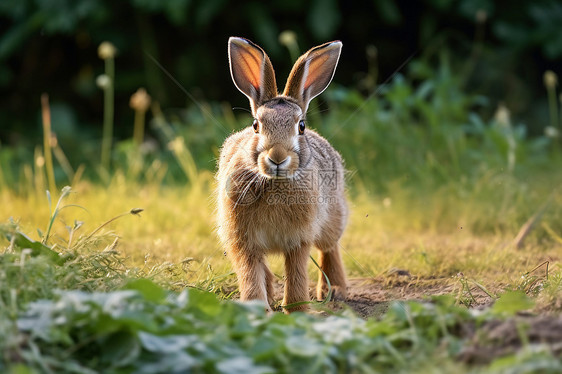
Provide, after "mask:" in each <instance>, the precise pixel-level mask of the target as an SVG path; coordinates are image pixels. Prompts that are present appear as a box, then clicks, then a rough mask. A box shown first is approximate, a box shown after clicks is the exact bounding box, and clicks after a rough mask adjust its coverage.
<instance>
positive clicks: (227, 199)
mask: <svg viewBox="0 0 562 374" xmlns="http://www.w3.org/2000/svg"><path fill="white" fill-rule="evenodd" d="M341 48H342V43H341V42H339V41H334V42H330V43H326V44H322V45H320V46H318V47H315V48H312V49H311V50H309V51H308V52H306V53H305V54H304V55H302V56H301V57H300V58H299V59H298V60H297V62H296V63H295V65H294V66H293V69H292V71H291V73H290V75H289V79H288V81H287V84H286V86H285V90H284V91H283V94H281V95H280V94H279V93H278V92H277V85H276V83H275V73H274V71H273V66H272V65H271V62H270V60H269V57H268V56H267V55H266V54H265V52H264V51H263V50H262V49H261V48H260V47H259V46H257V45H256V44H254V43H252V42H251V41H249V40H247V39H243V38H235V37H232V38H230V39H229V41H228V56H229V61H230V72H231V75H232V79H233V81H234V84H235V85H236V87H237V88H238V89H239V90H240V91H241V92H242V93H243V94H244V95H246V96H247V97H248V98H249V99H250V106H251V108H252V115H253V117H254V121H253V124H252V125H251V126H249V127H247V128H246V129H244V130H242V131H239V132H237V133H235V134H232V135H231V136H230V137H228V138H227V139H226V140H225V142H224V144H223V146H222V149H221V152H220V159H219V161H218V163H219V165H218V172H217V182H218V233H219V237H220V239H221V241H222V242H223V244H224V245H225V247H226V251H227V253H228V255H229V257H230V259H231V261H232V263H233V265H234V268H235V271H236V274H237V276H238V282H239V287H240V298H241V300H242V301H245V300H262V301H264V302H265V303H266V304H267V307H268V310H269V308H270V305H271V303H273V281H274V275H273V273H272V272H271V271H270V270H269V268H268V267H267V264H266V260H265V255H267V254H268V253H280V254H282V255H283V256H284V257H285V293H284V298H283V307H284V310H285V312H293V311H302V310H306V309H307V308H308V306H307V304H306V303H302V302H304V301H308V300H309V291H308V275H307V264H308V257H309V255H310V248H311V247H312V246H315V247H316V248H317V249H318V250H319V261H318V263H319V265H320V268H321V269H322V271H323V272H324V273H325V274H326V275H327V277H328V278H329V280H330V284H331V286H332V290H333V292H334V297H337V298H338V299H345V297H346V293H347V290H346V277H345V271H344V268H343V263H342V259H341V255H340V251H339V246H338V241H339V239H340V237H341V235H342V233H343V230H344V228H345V224H346V220H347V215H348V208H347V203H346V198H345V191H344V189H345V186H344V167H343V161H342V158H341V156H340V155H339V153H338V152H336V151H335V150H334V148H332V146H331V145H330V144H329V143H328V141H327V140H326V139H324V138H323V137H321V136H320V135H318V133H316V132H315V131H313V130H310V129H307V128H306V118H305V115H306V110H307V108H308V104H309V103H310V101H311V100H312V99H313V98H314V97H316V96H318V95H319V94H320V93H322V91H324V90H325V89H326V87H327V86H328V84H329V83H330V81H331V80H332V77H333V76H334V72H335V69H336V66H337V64H338V60H339V56H340V52H341ZM318 279H319V281H318V286H317V297H318V298H319V299H322V298H324V297H325V295H326V294H327V292H328V285H327V282H326V280H325V278H324V276H323V274H322V272H320V276H319V278H318ZM291 304H293V305H291Z"/></svg>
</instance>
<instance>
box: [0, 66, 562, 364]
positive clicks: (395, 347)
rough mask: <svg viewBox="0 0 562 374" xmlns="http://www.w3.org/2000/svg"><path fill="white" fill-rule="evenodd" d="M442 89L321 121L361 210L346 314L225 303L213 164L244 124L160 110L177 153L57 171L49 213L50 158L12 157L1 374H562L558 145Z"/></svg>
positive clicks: (230, 277) (340, 111)
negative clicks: (483, 114) (483, 113)
mask: <svg viewBox="0 0 562 374" xmlns="http://www.w3.org/2000/svg"><path fill="white" fill-rule="evenodd" d="M428 82H432V86H431V87H427V86H425V88H423V87H424V86H423V85H422V87H418V88H414V86H412V85H411V84H410V83H408V82H407V81H406V80H405V79H404V78H402V77H398V78H397V79H395V80H394V81H393V83H392V84H390V85H389V86H388V87H387V88H386V89H385V91H384V92H383V96H382V98H379V99H371V100H367V101H365V100H364V99H363V98H361V97H360V95H358V94H357V93H355V92H353V91H346V90H343V89H341V88H338V87H336V88H334V89H333V90H332V91H330V92H327V93H326V98H327V101H328V103H329V107H330V111H329V112H327V113H323V109H321V107H320V106H318V107H316V108H312V109H311V115H310V122H311V123H312V124H313V126H316V127H318V128H319V130H320V132H321V133H322V134H324V135H325V136H326V137H327V138H329V139H330V141H331V142H332V143H333V144H334V146H335V147H336V148H337V149H338V150H340V151H341V153H342V155H343V156H344V159H345V160H346V162H347V168H348V170H349V173H348V179H349V181H348V185H349V193H348V194H349V198H350V205H351V211H352V213H351V217H350V222H349V225H348V228H347V230H346V232H345V235H344V237H343V239H342V242H341V247H342V249H343V258H344V262H345V265H346V269H347V272H348V276H349V278H350V280H351V287H350V297H349V300H348V303H347V306H345V305H343V306H342V305H334V304H332V303H327V304H326V303H316V304H315V310H318V312H319V314H320V315H298V314H295V315H291V316H285V315H282V314H280V313H275V314H274V315H272V316H268V315H266V314H265V313H264V311H263V308H262V307H261V306H260V305H253V304H248V305H240V304H238V303H235V302H232V301H231V300H228V299H236V297H237V286H236V278H235V275H234V274H233V273H232V270H231V266H230V264H229V262H228V260H227V259H226V257H225V256H224V250H223V248H221V247H220V245H219V243H218V240H217V237H216V234H215V225H216V222H215V221H214V180H213V166H214V165H213V164H214V159H215V157H216V154H217V147H218V146H219V145H220V143H221V141H222V139H224V136H225V135H226V134H225V133H228V132H229V131H232V129H234V128H238V127H240V126H241V125H242V124H245V121H246V120H247V118H235V117H232V115H231V114H230V115H229V114H228V113H227V111H225V110H224V109H223V108H221V107H220V106H212V105H210V106H208V107H207V109H206V110H204V111H202V112H201V111H199V110H196V109H190V110H187V111H186V112H185V113H184V114H183V115H182V116H170V115H166V114H162V113H161V112H160V111H159V110H157V109H154V108H153V109H154V110H153V114H154V117H155V121H154V132H155V133H157V134H159V136H160V137H161V138H160V141H161V142H162V143H163V144H165V145H167V148H164V149H162V150H160V151H158V152H156V153H153V154H144V155H143V154H141V153H139V152H138V151H137V150H136V148H135V147H134V146H133V145H132V144H131V143H127V142H124V143H122V144H120V145H118V146H117V150H116V151H115V154H114V167H113V169H112V171H107V170H105V171H104V170H103V169H100V167H99V165H98V164H97V163H94V162H93V163H92V165H91V166H87V167H86V175H85V176H82V177H80V176H79V173H76V175H74V172H73V173H72V175H70V173H68V172H65V171H64V170H62V168H58V169H57V170H56V173H54V174H55V175H57V182H58V185H59V188H60V187H62V186H64V184H69V185H70V186H71V188H70V189H66V188H65V189H63V190H62V191H63V192H60V191H56V192H53V191H51V196H50V200H49V198H48V197H47V196H46V194H45V190H47V189H49V188H48V187H47V186H48V185H49V181H48V173H46V167H45V166H44V158H43V152H42V151H41V150H40V149H39V150H38V151H36V152H35V156H34V157H33V158H32V160H31V161H30V160H27V161H26V162H22V163H17V164H16V165H14V164H13V163H12V164H10V160H13V159H14V158H12V159H10V157H9V156H10V154H12V153H9V151H8V150H6V149H1V150H0V151H2V152H0V156H2V157H1V158H0V162H1V164H0V166H2V169H1V170H2V173H1V174H0V222H4V224H3V225H2V226H0V232H2V233H3V234H4V235H3V236H4V237H5V238H6V239H7V240H4V241H3V242H2V247H3V248H4V249H3V251H2V252H3V253H2V254H1V255H0V256H1V257H0V336H3V337H5V338H4V339H3V340H2V341H0V349H1V351H2V357H1V361H0V371H3V372H13V373H34V372H88V373H89V372H124V373H126V372H146V373H148V372H154V373H156V372H175V371H177V372H239V373H242V372H244V373H249V372H252V373H268V372H420V373H421V372H424V373H425V372H515V373H526V372H529V373H530V372H560V370H562V364H561V363H560V354H561V349H560V345H559V341H560V334H558V335H556V336H554V337H553V336H552V335H548V332H551V331H562V329H560V330H557V329H558V327H560V325H561V323H560V311H561V310H562V269H561V260H560V256H561V248H562V211H561V210H560V205H561V203H562V192H561V191H562V190H561V189H560V186H561V185H562V174H561V173H560V172H559V170H560V165H561V161H562V153H561V152H560V150H561V147H560V143H559V141H558V139H549V138H546V137H539V138H532V139H531V138H528V137H526V136H525V133H524V127H523V126H520V125H514V124H512V123H511V122H510V120H509V115H507V117H506V113H505V112H502V110H505V108H504V109H501V108H499V109H498V110H497V111H496V115H495V116H494V117H493V118H492V119H490V120H489V121H484V120H482V119H481V118H480V116H478V115H477V114H476V113H475V112H472V111H471V109H470V108H472V107H473V106H474V105H475V102H477V101H478V100H480V99H479V98H473V97H469V96H467V95H464V94H462V93H461V92H460V88H458V87H457V86H456V85H455V84H454V82H453V83H451V78H450V77H449V78H447V79H445V78H439V75H438V76H436V77H435V78H434V79H433V80H429V81H428ZM506 118H507V119H506ZM246 122H247V121H246ZM246 124H247V123H246ZM205 125H207V126H206V127H205ZM12 157H13V156H12ZM57 160H58V159H57ZM56 164H57V165H58V163H56ZM47 168H48V166H47ZM61 196H62V197H61ZM59 198H60V204H58V205H57V202H58V201H59ZM140 209H142V212H141V211H140ZM115 217H118V218H116V219H115V220H113V218H115ZM24 234H25V236H24ZM516 238H518V241H516ZM312 255H313V257H314V256H315V253H312ZM270 262H271V264H272V269H273V271H274V273H275V274H276V276H277V277H278V279H279V285H278V287H277V289H279V288H280V287H281V286H280V285H281V283H282V277H283V269H282V266H281V265H282V263H281V261H280V259H276V258H271V259H270ZM309 270H310V273H311V277H312V278H311V279H315V278H316V272H317V270H316V269H315V267H314V265H313V264H311V265H310V267H309ZM437 295H439V296H437ZM412 300H415V301H412ZM492 305H493V306H492ZM334 310H339V311H338V312H334ZM334 313H335V314H334ZM328 315H329V316H328ZM368 317H370V318H368ZM498 329H499V330H500V332H498ZM501 329H503V330H501ZM501 331H503V332H501ZM497 334H500V337H498V335H497ZM502 334H503V335H502ZM509 337H511V338H509ZM508 338H509V339H508ZM510 339H511V340H510ZM483 352H488V353H489V354H488V355H486V354H484V353H483Z"/></svg>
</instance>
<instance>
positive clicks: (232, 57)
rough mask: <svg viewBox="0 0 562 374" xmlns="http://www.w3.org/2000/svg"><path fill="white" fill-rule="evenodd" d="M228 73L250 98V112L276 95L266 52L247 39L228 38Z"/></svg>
mask: <svg viewBox="0 0 562 374" xmlns="http://www.w3.org/2000/svg"><path fill="white" fill-rule="evenodd" d="M228 61H229V63H230V74H231V75H232V80H233V81H234V84H235V85H236V87H237V88H238V89H239V90H240V91H241V92H242V93H243V94H244V95H246V96H247V97H248V99H250V105H251V107H252V113H253V114H254V115H255V113H256V110H257V108H258V107H259V106H260V105H262V104H263V103H264V102H266V101H267V100H270V99H273V98H274V97H275V96H277V84H276V83H275V72H274V71H273V65H271V61H270V60H269V57H268V56H267V54H266V53H265V52H264V51H263V49H261V48H260V47H259V46H258V45H257V44H254V43H252V42H251V41H249V40H248V39H244V38H236V37H231V38H230V39H229V40H228Z"/></svg>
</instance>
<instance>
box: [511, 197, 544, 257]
mask: <svg viewBox="0 0 562 374" xmlns="http://www.w3.org/2000/svg"><path fill="white" fill-rule="evenodd" d="M553 197H554V191H553V192H552V193H551V194H550V196H549V197H548V199H546V201H545V202H544V203H543V204H542V205H541V206H540V208H539V209H538V210H537V211H536V212H535V214H533V215H532V216H531V217H530V218H529V219H528V220H527V221H526V222H525V223H524V224H523V226H521V229H520V230H519V233H517V236H516V237H515V239H514V240H513V246H514V247H515V248H517V249H521V247H523V242H524V241H525V238H526V237H527V236H528V235H529V233H530V232H531V231H532V230H533V228H534V227H535V225H536V223H537V222H539V221H540V220H541V218H542V216H543V214H544V212H545V211H546V209H547V208H548V207H549V205H550V203H551V202H552V199H553Z"/></svg>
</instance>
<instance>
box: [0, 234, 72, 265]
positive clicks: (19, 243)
mask: <svg viewBox="0 0 562 374" xmlns="http://www.w3.org/2000/svg"><path fill="white" fill-rule="evenodd" d="M5 235H6V237H7V238H8V240H10V241H12V240H13V242H14V244H15V245H16V247H18V248H20V249H26V248H29V249H31V256H33V257H37V256H45V257H47V258H49V259H50V260H51V261H53V262H55V263H56V264H58V265H62V264H63V263H64V262H65V259H64V258H62V257H60V256H59V254H58V253H57V252H55V251H53V250H52V249H51V248H49V247H48V246H46V245H45V244H43V243H41V242H37V241H35V240H33V239H31V238H30V237H28V236H27V235H25V234H23V233H21V232H19V231H13V232H7V233H6V234H5Z"/></svg>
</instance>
